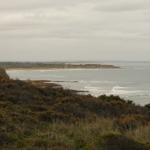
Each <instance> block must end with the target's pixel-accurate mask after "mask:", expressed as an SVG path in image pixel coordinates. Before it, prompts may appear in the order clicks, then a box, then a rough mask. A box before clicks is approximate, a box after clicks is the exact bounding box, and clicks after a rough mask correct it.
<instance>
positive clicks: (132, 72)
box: [7, 61, 150, 105]
mask: <svg viewBox="0 0 150 150" xmlns="http://www.w3.org/2000/svg"><path fill="white" fill-rule="evenodd" d="M87 63H88V62H87ZM90 63H91V62H90ZM93 63H101V64H103V63H104V64H113V65H116V66H120V67H121V68H120V69H53V70H44V69H43V70H42V69H40V70H8V71H7V72H8V74H9V75H10V77H11V78H14V79H16V78H18V79H31V80H32V79H35V80H51V81H53V82H56V83H58V84H61V85H62V86H63V87H64V88H69V89H74V90H81V91H86V92H85V93H87V94H91V95H94V96H99V95H103V94H106V95H119V96H120V97H122V98H125V99H127V100H132V101H134V103H136V104H140V105H145V104H148V103H150V62H115V61H113V62H93Z"/></svg>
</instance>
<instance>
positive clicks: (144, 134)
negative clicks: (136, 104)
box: [126, 124, 150, 145]
mask: <svg viewBox="0 0 150 150" xmlns="http://www.w3.org/2000/svg"><path fill="white" fill-rule="evenodd" d="M126 135H127V137H129V138H132V139H134V140H135V141H139V142H141V143H144V144H147V145H150V124H149V125H147V126H141V127H139V128H137V129H135V130H131V131H128V132H127V133H126Z"/></svg>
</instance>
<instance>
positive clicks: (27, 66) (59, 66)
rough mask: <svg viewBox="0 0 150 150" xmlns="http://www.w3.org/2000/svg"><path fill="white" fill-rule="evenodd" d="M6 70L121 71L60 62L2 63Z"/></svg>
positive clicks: (89, 64)
mask: <svg viewBox="0 0 150 150" xmlns="http://www.w3.org/2000/svg"><path fill="white" fill-rule="evenodd" d="M0 67H3V68H5V69H119V68H120V67H119V66H115V65H111V64H92V63H87V64H84V63H58V62H53V63H51V62H0Z"/></svg>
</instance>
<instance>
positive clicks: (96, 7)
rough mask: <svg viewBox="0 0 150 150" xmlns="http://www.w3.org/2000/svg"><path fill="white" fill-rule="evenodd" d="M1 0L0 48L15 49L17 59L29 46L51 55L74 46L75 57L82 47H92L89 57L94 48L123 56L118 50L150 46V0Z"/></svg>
mask: <svg viewBox="0 0 150 150" xmlns="http://www.w3.org/2000/svg"><path fill="white" fill-rule="evenodd" d="M0 2H1V5H0V18H1V19H0V43H1V44H0V52H1V53H2V54H5V53H6V52H4V51H7V52H8V51H11V50H12V51H15V52H16V55H17V56H15V55H12V57H15V58H18V57H19V56H20V54H21V53H24V54H25V55H26V56H27V57H29V56H28V55H27V54H26V51H27V50H26V45H28V46H27V49H28V51H30V50H31V52H32V53H33V54H34V55H35V54H38V53H36V51H37V52H39V53H40V52H41V51H42V50H46V51H47V53H49V54H50V53H52V54H53V53H54V52H55V51H57V53H59V49H61V50H60V51H64V53H65V54H66V55H67V53H69V51H76V53H77V55H76V56H80V53H81V52H82V53H86V50H88V53H89V54H90V55H88V53H87V55H88V56H87V57H88V58H90V56H91V54H92V51H95V53H98V55H101V54H104V56H105V57H107V54H108V53H109V52H110V51H112V53H111V55H112V57H114V58H115V55H113V52H116V51H117V52H118V55H119V54H121V53H120V52H119V51H120V49H123V51H124V52H125V51H128V52H127V54H129V50H130V51H135V50H136V49H138V50H140V48H141V49H142V50H144V51H148V49H149V48H150V45H149V40H150V34H149V33H150V29H149V26H150V21H149V18H150V1H149V0H132V1H131V0H76V1H74V0H55V1H54V0H21V1H20V0H13V3H12V1H10V0H5V1H2V0H0ZM1 41H3V42H1ZM33 41H34V42H33ZM53 41H55V42H53ZM137 41H138V43H137ZM35 43H37V45H38V46H36V44H35ZM40 43H41V44H40ZM22 47H24V48H22ZM90 49H91V50H90ZM19 50H20V51H21V52H20V51H19ZM48 51H49V52H48ZM105 51H106V52H105ZM61 53H63V52H61ZM106 53H107V54H106ZM55 54H56V53H55ZM34 55H31V56H30V58H31V57H34ZM60 56H61V55H60ZM60 56H59V57H60ZM146 56H147V55H146ZM27 57H26V58H27ZM40 57H41V54H38V56H37V58H40ZM43 57H45V56H44V54H43ZM49 57H50V56H49ZM55 57H56V58H58V57H57V56H56V55H55ZM83 57H84V56H83ZM94 57H96V55H95V56H93V58H94ZM109 57H111V56H109ZM0 58H2V56H1V57H0ZM47 59H48V57H47ZM58 59H59V58H58Z"/></svg>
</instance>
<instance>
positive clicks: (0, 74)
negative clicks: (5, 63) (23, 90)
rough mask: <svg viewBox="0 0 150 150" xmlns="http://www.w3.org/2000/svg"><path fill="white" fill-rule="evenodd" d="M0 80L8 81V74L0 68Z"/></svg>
mask: <svg viewBox="0 0 150 150" xmlns="http://www.w3.org/2000/svg"><path fill="white" fill-rule="evenodd" d="M0 79H9V76H8V74H7V73H6V71H5V69H3V68H0Z"/></svg>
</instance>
